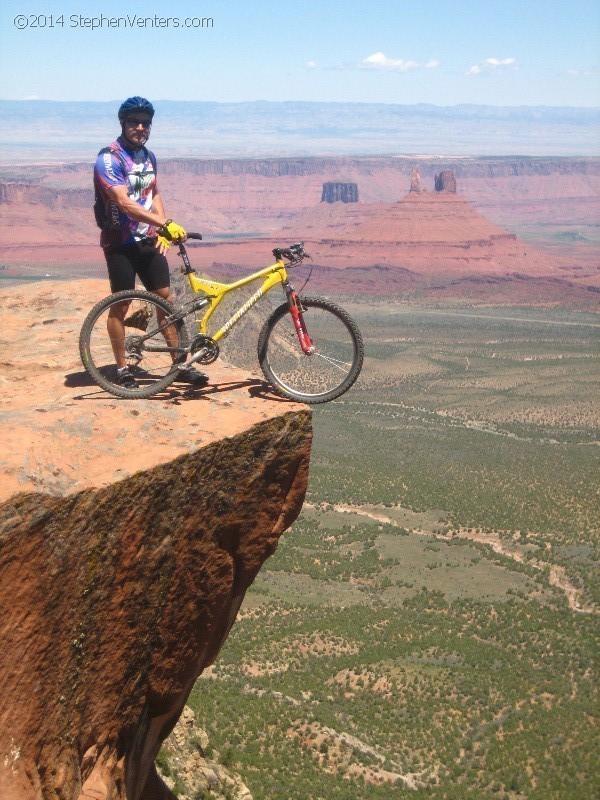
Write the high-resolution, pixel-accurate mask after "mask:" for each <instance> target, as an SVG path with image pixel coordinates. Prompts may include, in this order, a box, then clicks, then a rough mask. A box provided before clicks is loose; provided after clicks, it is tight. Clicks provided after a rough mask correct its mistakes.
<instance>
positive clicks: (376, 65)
mask: <svg viewBox="0 0 600 800" xmlns="http://www.w3.org/2000/svg"><path fill="white" fill-rule="evenodd" d="M439 65H440V62H439V61H433V60H432V61H428V62H427V63H426V64H419V62H418V61H405V60H404V59H403V58H388V56H386V55H385V53H381V52H378V53H373V55H371V56H368V57H367V58H364V59H363V60H362V61H360V62H359V63H358V68H359V69H377V70H385V71H388V72H411V71H412V70H414V69H419V67H426V68H427V69H434V68H435V67H439Z"/></svg>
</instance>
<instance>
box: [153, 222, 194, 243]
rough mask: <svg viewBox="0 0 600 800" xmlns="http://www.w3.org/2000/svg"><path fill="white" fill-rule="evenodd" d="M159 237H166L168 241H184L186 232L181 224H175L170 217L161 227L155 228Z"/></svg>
mask: <svg viewBox="0 0 600 800" xmlns="http://www.w3.org/2000/svg"><path fill="white" fill-rule="evenodd" d="M157 233H158V235H159V238H162V239H166V240H167V241H168V242H185V240H186V238H187V233H186V232H185V231H184V230H183V228H182V227H181V225H177V224H176V223H175V222H173V220H172V219H168V220H167V221H166V222H165V224H164V225H163V226H162V228H159V229H158V230H157Z"/></svg>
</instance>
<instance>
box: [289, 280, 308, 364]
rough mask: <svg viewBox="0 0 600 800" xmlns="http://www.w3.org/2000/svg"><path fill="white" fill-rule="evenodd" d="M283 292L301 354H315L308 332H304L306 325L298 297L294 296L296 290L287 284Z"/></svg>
mask: <svg viewBox="0 0 600 800" xmlns="http://www.w3.org/2000/svg"><path fill="white" fill-rule="evenodd" d="M284 290H285V293H286V295H287V301H288V305H289V307H290V314H291V315H292V319H293V321H294V328H295V329H296V334H297V336H298V341H299V342H300V347H301V348H302V352H303V353H305V354H306V355H307V356H309V355H312V354H313V353H314V352H315V346H314V345H313V343H312V342H311V340H310V336H309V335H308V331H307V330H306V323H305V322H304V316H303V314H302V306H301V304H300V301H299V299H298V295H297V294H296V290H295V289H294V287H293V286H292V285H291V284H289V283H288V284H287V285H286V286H285V287H284Z"/></svg>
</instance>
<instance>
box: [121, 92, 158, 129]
mask: <svg viewBox="0 0 600 800" xmlns="http://www.w3.org/2000/svg"><path fill="white" fill-rule="evenodd" d="M140 111H143V112H144V113H145V114H148V115H149V116H150V119H152V118H153V116H154V106H153V105H152V103H151V102H150V101H149V100H146V98H145V97H138V96H137V95H136V96H135V97H128V98H127V100H125V102H124V103H121V107H120V108H119V120H120V121H121V122H123V120H124V119H127V117H129V116H131V115H132V114H135V113H136V112H140Z"/></svg>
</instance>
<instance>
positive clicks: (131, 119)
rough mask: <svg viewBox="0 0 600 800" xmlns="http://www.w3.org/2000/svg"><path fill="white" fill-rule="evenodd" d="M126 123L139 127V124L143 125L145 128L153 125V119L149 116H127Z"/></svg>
mask: <svg viewBox="0 0 600 800" xmlns="http://www.w3.org/2000/svg"><path fill="white" fill-rule="evenodd" d="M125 124H126V125H129V126H130V127H132V128H137V127H138V125H141V126H142V127H143V128H149V127H150V126H151V125H152V120H149V119H148V118H145V119H142V118H141V117H127V118H126V119H125Z"/></svg>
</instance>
